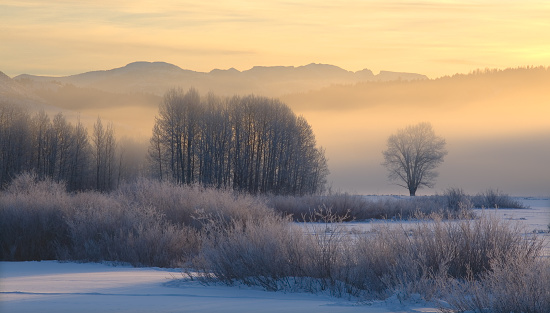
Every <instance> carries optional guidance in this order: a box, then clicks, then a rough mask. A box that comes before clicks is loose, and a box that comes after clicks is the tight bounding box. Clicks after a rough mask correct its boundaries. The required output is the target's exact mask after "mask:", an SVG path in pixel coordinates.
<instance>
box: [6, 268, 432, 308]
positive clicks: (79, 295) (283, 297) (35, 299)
mask: <svg viewBox="0 0 550 313" xmlns="http://www.w3.org/2000/svg"><path fill="white" fill-rule="evenodd" d="M0 277H1V283H0V297H1V298H0V312H13V313H16V312H25V313H27V312H55V313H63V312H71V313H73V312H79V313H85V312H132V313H134V312H157V313H162V312H316V313H322V312H367V313H374V312H437V310H436V309H435V307H434V306H433V305H431V304H426V303H425V302H423V301H416V302H415V301H409V302H408V303H405V304H401V303H400V302H399V301H398V300H397V298H396V297H393V298H390V299H389V300H387V301H384V302H376V303H358V302H356V301H349V300H346V299H339V298H333V297H330V296H327V295H313V294H308V293H282V292H267V291H261V290H258V289H252V288H248V287H243V286H241V287H227V286H203V285H201V284H199V283H197V282H194V281H187V280H183V279H182V275H181V274H180V273H179V272H178V271H177V270H167V269H156V268H132V267H126V266H116V267H115V266H109V265H105V264H90V263H86V264H79V263H60V262H56V261H45V262H0Z"/></svg>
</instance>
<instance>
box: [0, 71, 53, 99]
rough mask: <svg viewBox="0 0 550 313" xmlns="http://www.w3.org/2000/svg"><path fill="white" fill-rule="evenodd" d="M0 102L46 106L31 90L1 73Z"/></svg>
mask: <svg viewBox="0 0 550 313" xmlns="http://www.w3.org/2000/svg"><path fill="white" fill-rule="evenodd" d="M0 101H4V102H9V103H12V104H19V105H27V106H31V107H32V106H40V105H43V104H45V102H44V101H43V100H42V99H40V97H38V96H37V95H36V94H35V93H34V92H33V91H32V90H31V89H29V88H27V87H26V86H25V85H24V84H21V83H20V82H18V81H16V80H14V79H12V78H10V77H9V76H7V75H6V74H4V73H3V72H0Z"/></svg>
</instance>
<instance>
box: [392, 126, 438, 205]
mask: <svg viewBox="0 0 550 313" xmlns="http://www.w3.org/2000/svg"><path fill="white" fill-rule="evenodd" d="M382 153H383V155H384V163H382V165H384V166H385V167H386V168H387V169H388V171H389V174H388V178H389V179H390V180H394V181H397V182H398V183H396V185H398V186H401V187H404V188H407V189H408V190H409V193H410V195H411V196H414V195H416V190H417V189H418V188H421V187H422V186H426V187H428V188H432V187H433V186H434V184H435V178H436V177H437V175H438V173H437V172H436V171H435V169H436V168H437V166H438V165H439V164H441V163H442V162H443V158H444V157H445V155H447V150H445V139H443V138H441V137H438V136H436V135H435V132H434V131H433V129H432V125H431V124H430V123H420V124H417V125H411V126H407V127H406V128H404V129H400V130H398V131H397V134H394V135H391V136H390V137H389V138H388V142H387V149H386V150H385V151H383V152H382Z"/></svg>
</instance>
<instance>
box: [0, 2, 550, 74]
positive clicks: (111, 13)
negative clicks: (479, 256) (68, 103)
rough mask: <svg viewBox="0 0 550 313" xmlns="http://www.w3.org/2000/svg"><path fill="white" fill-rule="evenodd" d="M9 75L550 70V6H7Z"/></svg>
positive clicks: (3, 5)
mask: <svg viewBox="0 0 550 313" xmlns="http://www.w3.org/2000/svg"><path fill="white" fill-rule="evenodd" d="M0 42H1V45H0V71H3V72H4V73H6V74H7V75H8V76H10V77H13V76H16V75H19V74H23V73H27V74H35V75H53V76H58V75H59V76H61V75H70V74H77V73H81V72H86V71H91V70H98V69H111V68H116V67H121V66H124V65H125V64H127V63H130V62H134V61H164V62H169V63H173V64H175V65H177V66H179V67H182V68H185V69H191V70H196V71H203V72H208V71H210V70H212V69H215V68H219V69H227V68H231V67H234V68H236V69H239V70H247V69H249V68H252V67H253V66H256V65H262V66H274V65H286V66H300V65H305V64H309V63H325V64H333V65H337V66H340V67H342V68H344V69H347V70H350V71H358V70H361V69H364V68H369V69H371V70H373V71H374V72H375V73H377V72H379V71H380V70H389V71H403V72H415V73H421V74H425V75H428V76H429V77H430V78H437V77H440V76H444V75H452V74H454V73H468V72H470V71H472V70H474V69H477V68H487V67H488V68H506V67H517V66H526V65H546V66H547V65H550V2H548V1H535V0H525V1H510V0H504V1H495V0H481V1H448V0H445V1H418V0H415V1H385V0H366V1H365V0H363V1H356V0H340V1H325V2H323V1H318V0H301V1H293V0H264V1H245V0H233V1H196V0H193V1H190V0H154V1H147V0H145V1H140V0H132V1H129V0H128V1H127V0H122V1H116V0H108V1H107V0H81V1H71V0H49V1H43V0H40V1H33V0H1V1H0Z"/></svg>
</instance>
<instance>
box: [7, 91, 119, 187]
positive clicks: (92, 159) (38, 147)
mask: <svg viewBox="0 0 550 313" xmlns="http://www.w3.org/2000/svg"><path fill="white" fill-rule="evenodd" d="M116 149H117V142H116V139H115V136H114V129H113V126H112V124H108V125H106V126H104V125H103V122H102V121H101V119H100V118H98V119H97V122H96V123H95V124H94V126H93V130H92V131H91V133H88V130H87V129H86V127H84V125H83V124H82V123H81V122H80V120H77V121H76V124H74V125H73V124H72V123H70V122H69V121H67V118H66V117H65V116H64V115H63V114H62V113H58V114H56V115H55V116H54V117H53V119H51V118H50V116H49V115H48V114H46V113H45V112H44V111H39V112H37V113H35V114H34V115H32V114H31V113H30V112H29V110H27V109H25V108H24V107H21V106H18V105H13V104H9V103H5V102H0V187H4V186H6V185H7V184H9V183H10V182H11V180H12V179H13V178H14V177H16V176H17V175H18V174H20V173H22V172H33V173H35V174H36V176H37V177H38V178H39V179H45V178H49V179H51V180H53V181H56V182H63V183H65V185H66V187H67V190H69V191H76V190H88V189H96V190H99V191H108V190H111V189H113V188H115V186H116V184H117V183H118V180H120V170H119V167H118V166H117V165H118V164H117V160H116Z"/></svg>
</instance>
